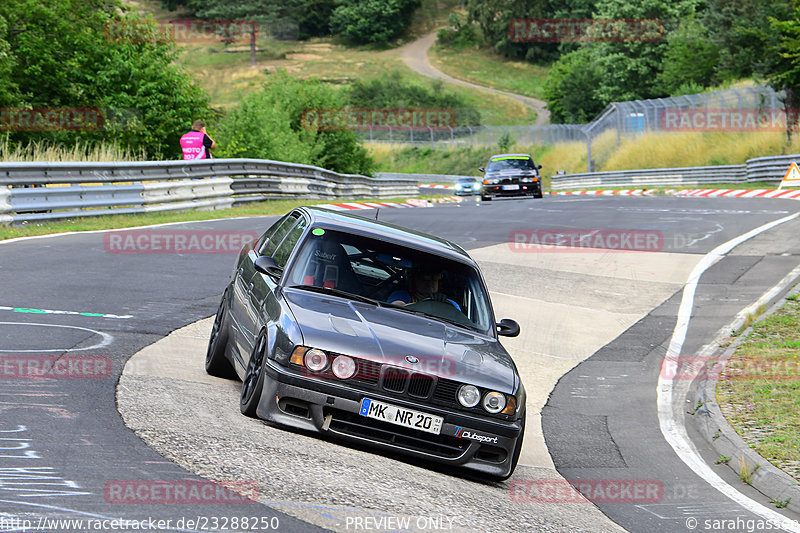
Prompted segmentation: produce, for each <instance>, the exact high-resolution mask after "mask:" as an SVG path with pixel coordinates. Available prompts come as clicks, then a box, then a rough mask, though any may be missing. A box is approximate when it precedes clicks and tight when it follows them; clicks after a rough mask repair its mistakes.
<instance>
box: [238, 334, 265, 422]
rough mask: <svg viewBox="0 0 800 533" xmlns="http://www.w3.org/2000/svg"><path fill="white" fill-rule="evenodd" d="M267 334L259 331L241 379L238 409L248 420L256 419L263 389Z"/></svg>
mask: <svg viewBox="0 0 800 533" xmlns="http://www.w3.org/2000/svg"><path fill="white" fill-rule="evenodd" d="M266 353H267V333H266V331H263V330H262V331H261V333H260V334H259V335H258V338H257V339H256V342H255V344H254V345H253V352H252V353H251V354H250V361H248V362H247V369H246V370H245V372H244V378H243V379H242V395H241V397H240V398H239V409H240V410H241V411H242V414H243V415H245V416H249V417H250V418H258V415H257V414H256V409H257V408H258V402H259V401H261V390H262V389H263V387H264V373H265V372H264V363H265V361H266V359H267V355H266Z"/></svg>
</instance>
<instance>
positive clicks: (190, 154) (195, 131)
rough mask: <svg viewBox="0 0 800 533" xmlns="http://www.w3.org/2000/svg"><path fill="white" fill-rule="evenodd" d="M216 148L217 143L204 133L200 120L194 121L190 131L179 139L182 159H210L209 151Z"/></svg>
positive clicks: (202, 123)
mask: <svg viewBox="0 0 800 533" xmlns="http://www.w3.org/2000/svg"><path fill="white" fill-rule="evenodd" d="M216 147H217V143H216V142H214V139H212V138H211V137H209V136H208V133H206V125H205V123H204V122H203V121H202V120H195V121H194V124H192V131H190V132H189V133H187V134H186V135H184V136H183V137H181V150H182V151H183V158H184V159H210V158H211V152H210V150H213V149H214V148H216Z"/></svg>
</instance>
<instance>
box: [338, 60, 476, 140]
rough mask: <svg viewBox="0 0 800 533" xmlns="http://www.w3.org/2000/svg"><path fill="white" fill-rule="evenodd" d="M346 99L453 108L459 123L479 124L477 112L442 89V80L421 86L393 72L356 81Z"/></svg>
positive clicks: (361, 102) (369, 104) (358, 103)
mask: <svg viewBox="0 0 800 533" xmlns="http://www.w3.org/2000/svg"><path fill="white" fill-rule="evenodd" d="M347 99H348V102H349V104H350V105H352V106H353V107H367V108H375V107H377V108H396V107H422V108H446V109H452V110H454V111H455V117H456V120H455V122H456V124H457V125H458V126H475V125H478V124H480V118H481V117H480V112H479V111H478V110H477V109H475V108H472V107H470V106H469V105H468V104H467V103H466V102H465V101H464V100H463V99H462V98H460V97H459V96H458V95H456V94H455V93H452V92H449V91H447V90H445V88H444V84H443V83H442V82H441V81H438V80H437V81H432V82H430V83H429V84H427V85H421V84H417V83H414V82H412V81H410V80H409V79H408V78H404V77H403V75H402V74H401V73H400V72H399V71H396V70H395V71H392V72H390V73H388V74H387V75H385V76H383V77H381V78H374V79H371V80H356V81H355V82H353V83H352V84H351V85H350V86H349V87H348V89H347Z"/></svg>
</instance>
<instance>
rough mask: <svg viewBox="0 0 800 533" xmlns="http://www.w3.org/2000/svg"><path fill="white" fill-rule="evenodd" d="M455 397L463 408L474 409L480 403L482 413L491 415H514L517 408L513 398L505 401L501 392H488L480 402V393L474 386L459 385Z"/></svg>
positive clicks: (504, 396)
mask: <svg viewBox="0 0 800 533" xmlns="http://www.w3.org/2000/svg"><path fill="white" fill-rule="evenodd" d="M457 396H458V403H460V404H461V405H463V406H464V407H475V406H476V405H478V404H479V403H480V404H481V406H482V407H483V409H484V411H486V412H487V413H490V414H493V415H496V414H498V413H502V414H504V415H511V414H514V410H515V409H516V406H517V402H516V400H515V399H514V397H513V396H509V397H508V399H506V395H505V394H503V393H502V392H495V391H489V392H487V393H485V394H484V395H483V400H481V391H480V390H479V389H478V387H476V386H475V385H461V387H459V389H458V394H457Z"/></svg>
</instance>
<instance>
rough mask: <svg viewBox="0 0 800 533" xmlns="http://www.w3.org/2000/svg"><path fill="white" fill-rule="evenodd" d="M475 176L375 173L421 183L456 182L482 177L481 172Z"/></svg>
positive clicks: (389, 177) (379, 175) (378, 175)
mask: <svg viewBox="0 0 800 533" xmlns="http://www.w3.org/2000/svg"><path fill="white" fill-rule="evenodd" d="M475 170H476V174H475V175H474V176H462V175H459V174H402V173H399V172H376V173H375V175H376V176H377V177H379V178H388V179H402V178H411V179H413V180H416V181H418V182H419V183H455V182H456V181H458V180H459V179H461V178H475V179H479V178H480V173H479V172H477V169H475Z"/></svg>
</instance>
